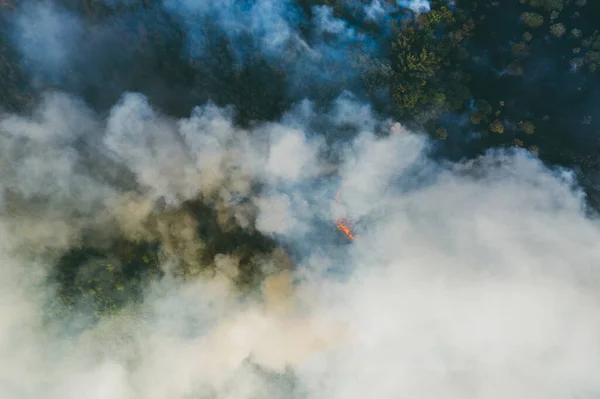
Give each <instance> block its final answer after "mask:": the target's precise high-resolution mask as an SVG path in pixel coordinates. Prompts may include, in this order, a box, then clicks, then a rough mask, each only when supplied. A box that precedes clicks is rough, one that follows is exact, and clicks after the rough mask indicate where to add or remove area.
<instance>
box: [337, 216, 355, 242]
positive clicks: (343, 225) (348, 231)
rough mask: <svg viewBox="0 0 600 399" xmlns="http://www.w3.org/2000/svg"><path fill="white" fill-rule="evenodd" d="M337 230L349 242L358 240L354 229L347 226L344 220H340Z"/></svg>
mask: <svg viewBox="0 0 600 399" xmlns="http://www.w3.org/2000/svg"><path fill="white" fill-rule="evenodd" d="M337 228H338V230H339V231H341V232H342V233H344V234H345V235H346V237H348V239H349V240H354V239H355V238H358V235H354V234H353V233H352V229H351V228H350V226H348V225H347V224H346V221H345V220H344V219H338V221H337Z"/></svg>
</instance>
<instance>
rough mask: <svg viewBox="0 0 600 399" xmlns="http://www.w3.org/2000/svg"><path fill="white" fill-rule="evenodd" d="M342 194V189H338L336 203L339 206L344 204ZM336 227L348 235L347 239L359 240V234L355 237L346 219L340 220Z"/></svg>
mask: <svg viewBox="0 0 600 399" xmlns="http://www.w3.org/2000/svg"><path fill="white" fill-rule="evenodd" d="M341 192H342V189H341V188H340V189H338V191H337V193H336V195H335V202H337V203H338V204H343V202H342V200H341V199H340V194H341ZM336 226H337V229H338V230H339V231H341V232H342V233H344V234H345V235H346V237H348V239H349V240H354V239H356V238H358V234H356V235H355V234H354V233H352V228H351V227H350V224H349V223H348V221H346V220H345V219H338V220H337V222H336Z"/></svg>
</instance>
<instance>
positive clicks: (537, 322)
mask: <svg viewBox="0 0 600 399" xmlns="http://www.w3.org/2000/svg"><path fill="white" fill-rule="evenodd" d="M400 3H402V4H400V6H403V7H409V6H411V7H415V8H416V9H417V10H418V11H423V12H426V11H427V9H428V7H426V4H425V3H424V2H421V1H419V2H411V4H403V3H406V2H400ZM57 4H58V3H52V2H42V3H39V4H38V3H33V2H28V3H27V4H26V5H25V6H23V8H22V9H20V11H19V13H20V14H19V15H20V17H19V18H18V19H17V20H16V21H17V22H16V23H15V31H14V34H15V36H14V37H15V38H16V43H17V44H18V46H19V49H20V51H21V54H22V57H23V60H24V62H26V63H27V65H29V66H30V67H31V68H32V69H31V73H32V79H38V78H39V79H42V80H44V81H45V82H46V84H47V83H48V82H50V81H52V82H54V83H56V82H60V81H61V79H65V76H64V74H65V73H67V71H68V68H69V65H77V63H78V62H79V61H76V60H75V61H74V59H76V58H78V57H79V56H80V55H81V54H79V53H78V52H77V51H76V50H74V49H77V48H78V46H80V44H78V40H79V37H83V36H85V35H86V33H83V32H84V31H86V30H89V29H92V30H93V29H96V28H98V29H99V30H98V31H100V30H101V29H100V28H99V27H98V26H95V27H93V28H89V26H91V25H86V24H85V22H84V21H83V20H80V19H78V18H75V17H72V16H71V14H69V13H68V12H66V11H65V10H64V9H61V8H60V7H58V5H57ZM108 4H109V5H110V6H111V7H117V6H123V4H125V5H126V6H127V2H108ZM209 4H212V3H209V2H206V3H203V2H192V1H187V2H186V1H183V2H179V1H168V2H165V5H164V6H165V7H166V9H167V10H168V11H169V12H170V13H174V14H177V15H179V17H181V18H183V19H184V20H185V21H186V23H191V22H190V21H192V20H193V19H194V18H191V17H190V18H189V20H188V19H187V18H186V17H187V16H192V15H194V16H198V15H200V16H202V17H205V18H209V19H212V21H213V22H214V23H215V24H216V25H217V26H218V29H219V30H221V31H222V32H225V33H226V35H227V36H228V40H229V42H230V43H231V45H232V46H234V48H236V49H238V50H239V51H242V50H243V49H245V48H246V47H244V46H243V45H242V44H240V43H238V41H240V42H243V41H244V37H245V36H246V35H249V36H250V37H251V38H252V39H253V40H254V41H255V42H256V44H257V46H258V49H259V51H260V52H261V54H263V55H265V58H266V59H267V61H268V62H273V63H278V62H279V61H278V59H277V57H279V54H281V51H283V50H282V49H283V48H284V47H285V48H286V49H288V48H289V47H290V46H291V48H292V50H293V51H297V53H295V54H301V55H300V56H299V57H300V58H292V60H293V61H292V62H290V65H285V66H284V67H285V68H286V69H287V68H288V67H289V69H288V71H294V68H293V67H296V68H297V70H296V71H297V72H298V73H307V74H309V76H311V77H315V78H317V77H318V78H319V79H321V78H322V79H323V80H322V81H320V80H319V81H314V83H315V86H318V85H320V84H324V83H323V82H326V81H328V80H329V78H330V77H329V76H327V73H326V72H323V73H324V74H323V75H321V76H317V75H319V73H320V72H321V71H322V69H320V68H319V64H318V63H315V64H312V63H311V62H310V61H307V60H308V59H309V58H305V57H309V55H310V54H313V55H314V56H315V57H316V58H318V59H324V60H327V61H331V60H333V61H335V62H336V63H337V62H339V63H340V64H335V63H334V64H333V66H332V70H334V71H335V70H336V68H338V67H339V65H343V64H345V63H346V62H348V60H347V59H346V58H338V57H342V56H341V54H342V53H343V51H342V50H340V49H343V48H347V46H348V45H349V44H352V43H357V42H361V41H363V39H365V38H363V37H361V35H360V34H359V33H357V32H353V31H352V30H353V28H351V27H348V26H346V25H344V24H342V23H341V22H340V21H337V22H336V21H335V17H334V16H333V14H332V10H331V8H329V7H328V6H320V7H317V8H315V9H313V10H312V11H313V13H314V15H313V17H314V21H313V22H314V23H315V29H316V31H315V32H320V33H321V34H324V35H325V34H331V35H332V36H333V38H334V40H333V42H328V41H327V40H325V39H322V38H319V37H313V38H312V40H313V41H312V42H311V41H305V40H304V39H303V38H302V36H301V35H300V34H299V31H300V30H301V26H300V25H301V23H303V22H302V18H301V17H300V15H301V13H300V11H299V10H298V11H295V10H294V7H293V5H292V4H291V3H290V4H288V2H285V1H281V2H270V1H263V0H259V1H256V2H243V4H244V5H247V6H248V9H246V8H244V7H241V6H240V5H239V4H238V3H237V2H228V1H221V2H217V3H215V5H209ZM357 4H360V5H361V7H362V6H364V10H365V13H367V14H368V15H371V17H372V18H375V16H377V15H385V13H386V12H390V11H389V10H388V8H393V7H396V5H394V4H391V3H390V2H384V1H372V2H370V3H369V2H357ZM364 4H367V5H366V6H365V5H364ZM292 11H293V12H292ZM382 18H383V17H382ZM33 20H35V21H36V22H35V23H34V22H32V21H33ZM315 21H316V22H315ZM40 24H41V25H40ZM34 26H35V28H34ZM189 29H190V32H195V31H196V28H189ZM73 32H75V33H76V35H75V36H73ZM78 35H83V36H78ZM210 37H211V36H207V37H203V36H201V35H191V34H190V35H189V37H186V40H191V41H199V42H202V41H205V40H208V39H207V38H210ZM365 40H366V39H365ZM190 43H191V42H190ZM92 46H93V41H92ZM192 47H193V48H194V49H196V51H198V52H199V53H198V54H193V56H198V57H199V56H201V54H200V53H201V51H203V48H202V47H201V46H200V47H199V46H196V45H194V46H191V45H190V47H186V48H192ZM234 54H235V51H234ZM237 56H239V57H240V58H239V60H240V64H239V65H243V63H244V62H246V57H247V54H243V51H242V53H238V54H237ZM107 57H108V56H107ZM270 57H273V58H270ZM236 65H237V64H236ZM239 65H238V66H239ZM336 65H337V66H336ZM305 66H306V69H303V68H304V67H305ZM85 70H86V69H85V68H83V69H81V71H85ZM301 70H304V71H305V72H301ZM96 72H97V70H95V69H94V68H91V72H90V75H89V78H90V79H96V78H97V76H99V75H95V74H96ZM80 73H83V72H80ZM86 76H87V75H86ZM292 76H294V75H293V74H292ZM336 78H340V79H343V80H344V81H346V80H348V81H350V83H349V86H350V87H352V85H353V84H354V83H355V82H354V80H355V79H356V77H355V76H353V75H352V74H348V75H346V74H343V73H340V74H338V75H336ZM302 79H303V78H297V77H294V78H292V79H291V80H292V81H293V82H294V83H297V82H301V81H302ZM67 80H68V79H67ZM55 86H58V88H59V89H60V90H58V89H56V87H55V89H54V90H51V89H48V90H44V95H43V96H41V97H40V99H39V101H37V103H36V105H35V106H34V107H33V109H32V110H30V111H28V112H21V113H8V112H3V113H2V115H1V116H0V165H1V166H2V174H0V188H1V191H0V193H1V194H2V196H1V197H0V210H1V214H0V256H1V267H0V304H1V305H0V359H1V360H2V361H0V398H2V399H71V398H72V399H75V398H81V397H85V398H90V399H105V398H106V399H167V398H168V399H196V398H198V399H204V398H226V399H238V398H239V399H247V398H259V397H260V398H266V399H279V398H306V399H321V398H322V399H325V398H327V399H338V398H339V399H354V398H356V399H359V398H361V399H362V398H365V397H374V398H382V399H386V398H397V397H404V396H412V397H416V398H419V399H427V398H439V397H440V396H443V397H447V398H505V397H508V396H511V397H513V398H527V399H532V398H540V399H542V398H544V399H546V398H572V397H593V396H596V395H598V394H599V393H600V380H599V379H598V378H597V376H598V375H599V374H600V364H599V362H598V359H599V358H600V340H599V338H598V337H599V336H600V321H599V320H600V317H599V316H600V308H599V307H598V301H599V300H600V297H599V294H598V293H599V292H600V290H599V288H600V279H599V277H600V273H599V270H597V266H596V265H597V264H598V262H599V261H600V247H598V245H597V243H598V242H600V224H599V223H598V220H597V218H596V217H595V216H593V215H591V216H590V215H589V214H590V212H589V209H588V208H587V205H586V203H585V200H586V198H585V195H584V194H583V191H582V190H581V189H580V188H579V186H578V183H577V180H576V179H575V177H574V174H573V172H571V171H570V170H567V169H561V168H552V167H548V166H546V165H544V164H542V162H541V161H540V160H539V159H537V158H536V157H534V156H533V155H532V154H530V153H529V152H526V151H524V150H516V149H515V150H491V151H488V152H487V153H486V155H485V156H483V157H480V158H478V159H476V160H473V161H462V162H456V163H451V162H446V161H440V160H437V159H434V158H433V157H432V155H431V153H432V148H433V146H434V144H433V143H432V142H431V141H430V140H429V139H428V138H427V137H426V136H425V135H423V134H421V133H420V132H414V131H410V130H408V129H407V128H406V127H404V126H402V125H401V124H399V123H396V122H394V121H393V120H389V119H387V118H384V117H382V116H380V115H378V114H377V113H376V111H374V109H373V106H372V105H371V104H369V103H368V102H367V101H366V100H365V99H364V98H363V97H362V96H360V95H356V94H352V93H350V92H347V91H340V93H337V94H338V95H336V96H335V97H334V98H333V100H332V101H331V102H328V103H325V104H323V103H320V102H319V101H317V100H314V99H311V96H310V95H309V94H310V91H308V92H306V93H303V94H306V96H304V97H307V98H304V99H302V100H299V101H292V102H291V103H290V104H289V106H286V107H285V109H284V110H283V111H282V112H281V115H280V116H279V117H278V118H275V119H271V120H267V121H265V120H254V121H253V123H249V124H243V125H242V124H239V123H237V121H236V117H237V112H238V110H237V109H236V107H235V106H223V105H221V104H217V103H216V102H212V101H203V102H199V103H197V104H194V107H193V108H190V110H189V112H188V113H187V115H186V116H185V117H180V116H178V115H177V116H174V115H172V114H170V113H169V112H166V111H165V110H164V109H162V108H161V107H160V106H158V105H156V104H154V103H153V102H152V101H151V97H152V96H151V95H149V94H147V93H144V91H143V90H125V89H124V90H122V93H120V96H119V98H118V100H116V101H115V102H114V103H113V104H111V106H110V107H108V108H107V109H97V108H102V107H95V104H93V103H90V102H89V101H86V99H85V95H84V93H82V92H80V91H79V89H78V88H76V87H75V86H69V85H68V84H64V85H61V84H58V83H56V85H55ZM107 86H111V84H110V83H107ZM112 89H113V87H112V86H111V87H108V88H107V90H112ZM286 90H287V89H286ZM108 97H110V96H108ZM108 97H107V98H108ZM338 190H339V193H340V198H339V201H336V192H338ZM340 219H344V220H349V221H352V222H353V229H354V230H353V231H355V232H356V233H357V234H358V235H359V237H358V238H356V239H355V240H353V241H349V240H346V237H343V236H341V237H340V234H339V232H338V231H336V227H335V226H336V222H337V221H338V220H340ZM340 238H341V239H342V241H341V242H340ZM115 248H117V249H116V250H115ZM123 248H125V249H123ZM140 248H142V249H143V251H142V252H140V253H141V254H143V256H142V255H140V256H138V254H137V252H136V251H138V250H140ZM78 251H79V252H78ZM86 251H87V252H86ZM107 253H108V254H109V255H106V254H107ZM73 254H75V255H73ZM84 255H85V256H84ZM148 257H150V258H151V259H148ZM71 258H74V259H75V258H76V261H75V263H77V266H78V267H77V268H76V270H74V271H73V270H72V269H68V270H70V272H68V271H67V268H66V267H65V268H63V269H60V267H63V266H60V265H65V264H68V262H70V261H69V260H68V259H71ZM130 258H131V259H133V258H143V259H144V260H143V262H142V263H143V265H142V266H143V268H145V269H144V270H143V272H140V271H139V268H133V266H130V265H131V264H133V263H132V262H133V261H131V262H130V260H131V259H130ZM125 259H127V260H125ZM57 265H59V266H60V267H59V266H57ZM136 267H137V266H136ZM57 269H60V270H59V271H58V272H57ZM61 270H62V271H61ZM69 273H71V274H69ZM115 276H117V277H115ZM132 276H133V277H132ZM125 277H127V278H125ZM65 281H66V282H68V283H70V284H72V286H69V285H68V284H67V286H66V287H65V286H64V284H63V283H64V282H65ZM92 281H93V283H92ZM129 284H130V285H129ZM75 286H78V287H85V289H82V290H81V291H77V290H76V289H75V288H74V287H75ZM76 291H77V292H76ZM130 292H132V293H133V294H131V295H130V294H129V293H130ZM104 295H105V296H104ZM129 295H130V296H129ZM99 297H101V298H107V299H103V300H106V301H114V303H115V304H117V305H118V306H115V308H112V305H113V302H110V309H108V308H109V305H106V308H103V309H102V311H99V310H98V309H97V308H95V307H94V306H96V305H98V303H99V302H100V300H98V299H94V298H99ZM102 306H104V305H102ZM117 308H118V309H117ZM107 309H108V310H110V311H106V310H107Z"/></svg>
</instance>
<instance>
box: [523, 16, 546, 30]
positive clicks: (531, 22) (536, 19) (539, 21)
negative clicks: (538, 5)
mask: <svg viewBox="0 0 600 399" xmlns="http://www.w3.org/2000/svg"><path fill="white" fill-rule="evenodd" d="M521 17H522V18H523V22H525V24H527V26H529V27H530V28H539V27H540V26H542V25H543V24H544V17H542V16H541V15H540V14H538V13H535V12H524V13H523V14H522V15H521Z"/></svg>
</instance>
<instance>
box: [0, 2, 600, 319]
mask: <svg viewBox="0 0 600 399" xmlns="http://www.w3.org/2000/svg"><path fill="white" fill-rule="evenodd" d="M60 3H62V5H63V6H64V7H65V8H66V9H69V10H71V12H73V13H75V14H76V15H78V16H80V17H81V18H83V20H84V21H86V23H89V24H106V25H107V26H109V27H110V29H111V30H112V31H113V32H114V35H113V36H112V37H109V38H107V39H106V40H107V42H103V43H101V44H102V46H101V47H102V49H103V51H102V53H101V54H100V53H98V52H97V50H98V48H97V47H94V46H93V45H90V48H89V49H84V50H85V51H84V54H82V56H81V58H80V59H75V60H74V62H73V64H72V65H71V69H70V70H69V71H68V74H66V75H65V77H63V78H60V79H46V80H44V79H32V77H31V76H30V74H29V71H28V68H27V65H26V64H25V63H24V62H23V60H22V58H21V57H20V55H19V51H18V49H17V48H16V47H15V44H14V41H13V40H12V39H11V32H10V26H11V25H10V24H4V23H3V24H1V25H2V26H3V27H2V28H0V92H1V93H2V96H1V97H0V107H1V109H2V110H3V111H7V112H27V110H28V109H30V108H31V107H32V106H33V104H35V102H36V100H37V98H39V95H40V94H41V93H43V92H44V91H45V90H47V89H59V90H64V91H67V92H71V93H75V94H77V95H79V96H81V97H82V98H84V99H85V101H86V102H87V103H88V104H89V105H90V106H91V107H92V108H94V109H95V110H97V111H98V112H100V113H103V112H106V111H107V110H108V109H109V108H110V107H111V106H112V105H113V104H114V103H115V102H116V101H118V99H119V97H120V95H121V94H122V93H123V92H124V91H140V92H142V93H144V94H146V95H147V96H148V97H149V98H150V100H151V102H152V103H153V104H155V105H156V106H157V107H158V108H159V109H161V110H162V111H163V112H165V113H167V114H169V115H172V116H175V117H185V116H188V115H189V113H190V110H191V109H192V107H193V106H195V105H198V104H203V103H205V102H206V101H208V100H211V101H214V102H215V103H217V104H218V105H223V106H225V105H233V106H235V108H236V111H237V113H236V118H237V122H238V123H239V124H240V125H247V124H250V123H252V122H254V121H264V120H275V119H277V118H278V117H280V116H281V115H282V113H283V112H284V111H285V110H287V109H288V108H289V107H290V105H291V104H293V103H295V102H297V101H298V100H300V99H302V98H310V99H312V100H314V101H316V102H317V103H318V104H321V105H323V106H326V105H327V104H328V102H330V101H331V100H332V99H334V98H336V97H337V96H338V95H339V94H340V93H341V92H342V91H343V90H350V91H352V92H353V93H355V94H356V95H358V96H359V97H361V98H362V99H364V100H365V101H370V102H371V103H372V104H374V106H375V108H376V109H377V111H378V112H380V113H381V114H382V115H384V116H391V117H393V118H395V119H397V120H399V121H401V122H402V123H404V124H406V125H407V126H410V127H411V128H413V129H415V130H421V131H425V132H427V134H429V135H430V136H431V137H432V139H433V140H435V142H436V156H439V157H441V158H449V159H452V160H458V159H462V158H465V157H466V158H474V157H476V156H478V155H480V154H482V153H483V152H484V151H486V150H487V149H489V148H493V147H523V148H525V149H527V150H529V151H530V152H532V153H534V154H536V155H537V156H539V157H540V158H541V159H542V160H544V161H545V162H547V163H549V164H553V165H554V164H558V165H565V166H569V167H573V168H575V170H576V171H577V172H578V173H579V176H580V179H581V182H582V184H583V185H584V187H585V188H586V190H587V193H588V196H589V199H590V203H591V204H592V205H593V206H594V207H597V206H598V204H599V203H600V201H599V200H598V199H597V198H598V197H599V195H598V193H600V181H599V180H598V179H599V178H600V176H599V175H598V172H600V169H599V167H600V165H599V163H598V160H600V157H599V155H600V117H599V116H598V115H597V112H595V104H596V100H598V98H599V97H598V96H599V94H600V93H599V92H598V88H599V87H600V86H599V83H600V81H599V79H600V70H599V69H600V68H599V67H600V32H599V30H598V29H600V25H599V24H598V21H600V3H599V2H596V1H591V0H589V1H587V2H586V0H519V1H517V0H456V1H454V2H448V1H442V0H432V1H431V10H430V11H429V12H425V13H419V14H417V13H415V12H413V11H411V10H409V9H403V8H399V9H397V10H396V11H395V12H394V13H391V14H390V15H389V16H388V17H387V18H385V19H383V20H382V21H380V22H375V21H372V20H369V19H368V18H365V16H364V15H363V14H364V10H363V8H362V7H361V5H362V4H363V3H368V2H367V1H365V0H361V1H349V0H297V2H296V3H297V7H298V9H300V10H302V12H303V13H304V14H305V16H306V19H307V21H310V17H311V13H312V12H313V10H314V7H315V6H319V5H328V6H330V7H331V8H332V9H333V14H334V15H335V17H337V18H339V19H341V20H343V21H345V22H346V23H347V24H348V25H349V26H352V27H353V28H354V29H355V30H357V31H359V32H361V33H362V34H364V35H366V36H367V37H369V38H371V39H372V41H373V42H375V43H377V51H374V52H373V51H368V50H367V49H365V48H361V47H360V46H356V47H354V48H348V53H349V54H350V55H351V57H352V59H353V60H354V61H355V62H354V63H353V64H352V65H347V68H350V69H353V70H354V71H356V73H357V74H358V75H359V77H360V79H358V80H356V81H354V80H348V81H332V82H331V84H328V85H327V86H319V85H318V84H316V83H315V84H312V83H311V82H310V81H306V82H305V83H306V85H305V86H299V87H297V86H294V89H293V90H289V87H290V77H289V76H288V71H287V70H286V69H285V68H282V67H279V66H278V65H277V64H276V63H272V62H269V61H268V60H267V59H265V58H264V57H262V56H261V54H260V52H256V53H253V54H250V55H247V58H246V59H245V61H244V62H243V63H242V65H241V66H240V65H239V63H236V58H235V54H233V52H232V51H231V46H230V43H228V38H227V36H226V35H223V34H222V32H220V31H219V28H218V27H216V26H211V21H210V20H207V21H204V24H203V29H206V30H207V31H208V32H210V33H211V35H212V36H211V37H214V42H213V43H211V47H210V53H209V55H205V56H201V57H198V56H195V55H194V54H193V53H190V51H189V48H188V42H187V39H186V28H185V27H184V26H183V23H182V22H181V20H180V19H178V17H177V16H174V15H173V14H172V13H169V12H167V11H166V10H165V9H164V8H163V5H162V2H161V1H158V0H139V1H137V2H129V3H123V4H120V5H118V6H116V7H110V6H108V5H107V4H106V3H104V2H101V1H97V0H77V1H75V0H61V1H60ZM390 3H393V1H391V0H390ZM0 7H1V14H2V15H1V16H2V18H4V19H5V20H9V19H10V18H11V17H12V16H13V13H14V12H16V10H17V7H16V3H15V2H13V1H11V0H5V1H0ZM114 38H119V40H118V45H117V43H116V42H114V40H115V39H114ZM248 40H249V44H248V46H249V48H252V38H248ZM90 60H91V61H90ZM90 62H91V63H93V64H94V65H95V69H94V73H93V74H90V73H89V65H90ZM335 73H336V71H333V74H335ZM212 205H213V204H210V203H206V201H200V200H198V201H196V202H194V203H186V204H185V205H184V206H183V207H182V209H180V210H178V212H182V213H185V214H186V215H190V217H191V218H192V219H194V220H196V221H198V223H197V229H198V234H199V236H201V237H202V238H203V239H204V240H205V241H206V242H207V243H208V248H207V249H206V248H205V249H203V252H202V259H200V260H199V261H198V262H197V264H196V265H189V264H186V262H182V265H181V274H182V275H183V276H189V275H195V274H197V273H199V272H205V271H207V270H208V271H209V272H210V269H211V267H212V258H213V257H214V255H215V254H217V253H220V254H223V253H235V254H236V255H238V256H239V257H240V258H241V259H242V262H241V263H240V266H239V267H240V270H241V272H240V273H239V275H238V277H237V283H238V284H239V286H240V288H242V289H247V288H249V287H252V286H253V285H255V284H258V283H259V282H260V281H261V279H262V277H263V276H262V275H261V274H260V271H259V269H258V268H256V267H254V266H253V262H254V259H256V257H257V256H259V255H260V254H265V253H267V252H269V251H272V250H273V249H274V248H275V247H276V246H277V245H276V243H275V242H273V241H272V240H271V239H269V238H267V237H263V236H261V235H259V234H258V233H249V232H247V231H245V230H243V229H241V228H234V229H232V230H229V231H222V230H221V229H220V227H219V225H218V223H216V214H215V211H213V210H212V207H211V206H212ZM170 216H171V215H169V214H168V213H167V212H165V213H157V214H156V215H155V217H156V220H157V221H155V222H156V223H159V222H158V220H166V219H168V218H169V217H170ZM333 229H335V226H333ZM163 242H164V241H163ZM165 250H166V249H165V248H164V244H161V242H158V241H157V242H129V241H127V240H125V239H117V240H115V241H114V242H111V243H110V245H108V246H106V245H105V246H98V245H96V243H94V242H93V241H92V242H85V241H84V242H82V244H81V245H80V246H79V247H77V248H72V249H71V250H70V251H69V252H68V253H64V254H62V255H61V256H60V257H59V260H58V262H57V265H56V273H55V274H54V276H53V278H54V279H55V280H56V281H57V282H58V284H59V285H60V287H61V288H60V296H61V300H62V303H63V305H67V308H69V307H73V306H78V307H81V306H83V307H85V308H92V309H93V310H94V311H95V312H96V313H97V314H98V315H100V314H102V313H104V312H111V311H118V309H120V308H121V307H122V306H123V305H124V304H126V303H129V302H130V301H132V300H133V301H135V300H136V299H139V298H140V292H141V290H142V289H143V287H144V285H145V284H146V283H147V282H148V281H150V280H152V279H155V278H160V275H161V271H160V268H159V267H158V264H159V263H160V257H161V252H162V251H165ZM168 250H169V251H175V252H177V251H178V249H177V243H173V248H170V249H168ZM198 265H200V266H198ZM84 268H85V270H84V271H82V270H83V269H84ZM194 268H196V269H198V268H200V269H203V270H196V269H194ZM82 276H84V277H85V278H82Z"/></svg>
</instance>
